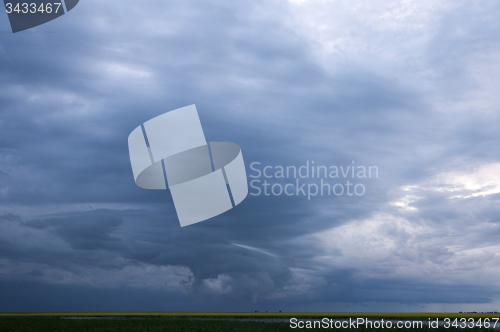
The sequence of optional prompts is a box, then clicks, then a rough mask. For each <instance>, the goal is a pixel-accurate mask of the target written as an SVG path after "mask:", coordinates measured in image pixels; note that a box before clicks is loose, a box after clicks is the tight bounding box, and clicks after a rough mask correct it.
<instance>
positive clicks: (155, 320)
mask: <svg viewBox="0 0 500 332" xmlns="http://www.w3.org/2000/svg"><path fill="white" fill-rule="evenodd" d="M290 317H296V318H302V319H321V318H324V317H328V318H332V319H343V318H353V319H355V318H358V317H363V318H369V319H372V320H373V319H382V318H383V319H385V320H388V319H396V320H398V319H405V320H422V321H424V322H427V321H428V319H429V318H434V320H435V319H436V318H440V319H444V318H450V319H454V318H474V319H475V321H477V320H478V319H479V318H481V319H482V320H484V318H490V319H491V318H499V317H500V314H479V313H464V314H462V313H461V314H458V313H208V312H205V313H163V312H150V313H128V312H127V313H102V312H93V313H92V312H85V313H83V312H80V313H0V331H2V332H11V331H12V332H14V331H16V332H17V331H19V332H21V331H22V332H25V331H40V332H49V331H50V332H59V331H65V332H72V331H82V332H86V331H93V332H112V331H124V332H128V331H130V332H132V331H133V332H138V331H151V332H155V331H172V332H175V331H194V332H196V331H243V332H245V331H278V332H279V331H297V330H305V331H325V330H330V329H325V328H316V329H314V328H309V329H306V328H303V329H299V328H294V329H292V328H291V327H290V323H289V321H288V319H289V318H290ZM499 325H500V324H497V329H495V330H496V331H500V330H499V329H498V327H499ZM334 329H335V328H334ZM337 330H345V331H347V330H349V331H351V330H352V331H360V332H361V331H363V332H364V331H376V330H378V331H380V330H381V329H380V328H379V329H376V328H367V327H365V326H360V327H358V328H340V329H337ZM385 330H388V329H385ZM390 330H392V331H436V332H442V331H450V330H451V331H455V330H458V331H488V330H490V331H491V329H486V328H484V327H481V328H480V327H475V328H455V327H452V328H444V327H442V326H441V327H439V328H429V327H427V326H426V325H424V326H423V328H419V329H416V328H415V329H413V328H410V329H398V328H396V327H394V328H392V329H390Z"/></svg>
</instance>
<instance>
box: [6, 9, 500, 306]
mask: <svg viewBox="0 0 500 332" xmlns="http://www.w3.org/2000/svg"><path fill="white" fill-rule="evenodd" d="M499 16H500V3H499V2H498V1H474V2H469V1H461V0H459V1H451V0H450V1H431V0H424V1H422V0H419V1H412V0H408V1H402V0H401V1H396V0H388V1H378V2H376V3H375V2H373V1H368V0H365V1H361V0H353V1H326V0H318V1H315V0H270V1H269V0H268V1H260V0H257V1H218V0H212V1H192V0H185V1H160V0H151V1H140V2H139V1H130V0H121V1H115V0H109V1H97V0H82V1H80V3H79V4H78V6H77V7H75V8H74V9H73V10H72V11H71V12H69V13H68V14H66V15H64V16H62V17H60V18H58V19H56V20H54V21H51V22H49V23H47V24H44V25H41V26H38V27H35V28H33V29H30V30H26V31H23V32H19V33H16V34H13V33H12V32H11V30H10V25H9V21H8V18H7V15H6V14H1V17H0V87H1V88H0V294H1V296H0V311H254V310H260V311H266V310H268V311H278V310H282V311H460V310H461V311H500V282H499V278H498V276H499V275H500V204H499V203H500V149H499V148H498V147H499V146H500V134H499V129H498V128H500V117H499V111H500V106H499V105H500V103H499V102H500V93H499V92H500V91H499V86H500V40H499V37H498V36H500V21H499V20H498V17H499ZM191 104H196V107H197V109H198V113H199V116H200V120H201V123H202V125H203V130H204V133H205V137H206V139H207V141H219V142H233V143H236V144H238V145H239V146H240V147H241V150H242V153H243V158H244V160H245V165H246V169H247V175H248V180H249V182H250V181H252V180H254V179H257V180H260V181H261V182H260V184H262V182H263V181H264V180H267V181H268V182H269V183H271V184H278V185H281V186H285V185H286V184H288V183H292V184H295V183H296V182H295V181H297V180H299V181H300V183H304V184H305V185H306V189H307V185H308V184H316V185H319V183H320V180H321V179H318V178H300V177H299V178H298V179H296V178H276V177H272V178H264V176H263V175H262V176H261V177H260V178H255V176H257V172H256V171H253V170H252V169H251V168H250V165H251V164H252V163H254V162H257V163H260V164H254V168H255V167H258V168H259V169H260V170H261V171H262V169H263V168H264V167H265V166H271V167H272V168H271V170H273V171H271V172H269V171H268V173H267V174H274V170H275V169H276V166H283V167H286V166H295V167H296V168H299V167H301V166H304V165H306V164H307V163H309V164H311V163H312V161H314V163H315V165H324V166H327V167H330V166H337V167H339V168H340V166H342V167H343V168H344V169H346V168H347V167H352V166H353V165H354V166H355V167H356V170H358V166H366V167H368V166H376V167H377V169H378V177H376V176H373V175H372V177H371V178H358V177H354V178H352V177H347V178H344V177H343V176H342V174H340V176H339V178H326V179H323V180H324V181H326V182H328V184H330V185H335V184H337V183H339V184H341V185H343V184H345V183H346V180H349V181H351V183H354V184H362V185H363V188H364V189H365V190H364V191H365V192H364V194H363V195H348V194H347V193H344V194H343V195H327V194H325V195H319V194H318V195H316V196H313V197H310V199H308V197H307V196H304V195H300V194H297V195H291V196H288V195H285V194H282V195H273V194H270V195H265V194H264V193H262V194H261V195H254V194H256V190H255V189H253V188H250V193H251V194H250V195H248V197H247V198H246V199H245V200H244V201H243V202H242V203H241V204H240V205H238V206H237V207H235V208H234V209H232V210H230V211H228V212H226V213H224V214H222V215H219V216H217V217H214V218H212V219H209V220H206V221H203V222H201V223H198V224H194V225H191V226H187V227H182V228H181V227H180V225H179V221H178V218H177V215H176V212H175V208H174V205H173V202H172V197H171V195H170V192H169V191H168V190H167V191H158V190H145V189H141V188H139V187H137V186H136V185H135V183H134V179H133V175H132V170H131V166H130V159H129V155H128V147H127V137H128V135H129V134H130V132H131V131H132V130H133V129H134V128H136V127H137V126H138V125H140V124H142V123H144V122H145V121H147V120H149V119H151V118H153V117H155V116H158V115H160V114H163V113H165V112H168V111H171V110H174V109H177V108H180V107H184V106H187V105H191ZM255 165H258V166H255ZM252 176H253V177H252ZM255 183H258V182H255ZM255 183H254V184H255ZM261 188H262V187H261ZM276 188H278V186H277V187H276ZM351 190H352V189H351ZM294 193H297V192H294Z"/></svg>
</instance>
